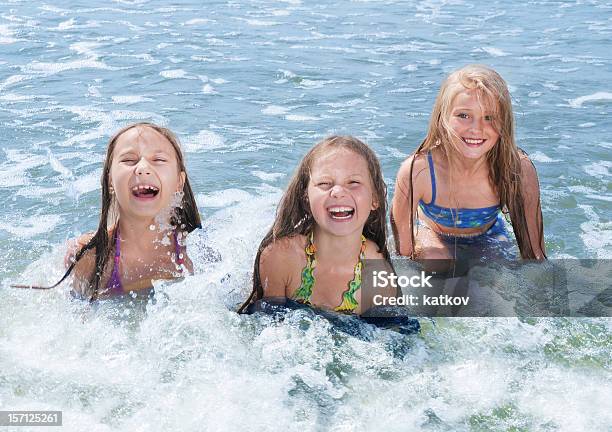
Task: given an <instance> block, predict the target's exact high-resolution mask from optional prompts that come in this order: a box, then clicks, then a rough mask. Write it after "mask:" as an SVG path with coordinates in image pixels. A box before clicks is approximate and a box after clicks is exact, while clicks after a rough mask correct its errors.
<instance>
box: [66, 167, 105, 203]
mask: <svg viewBox="0 0 612 432" xmlns="http://www.w3.org/2000/svg"><path fill="white" fill-rule="evenodd" d="M101 164H102V161H100V165H101ZM100 178H102V168H98V169H95V170H94V171H92V172H90V173H88V174H85V175H83V176H81V177H79V178H76V179H74V180H72V181H71V182H70V183H68V185H67V194H68V195H69V196H72V197H75V198H78V197H79V196H81V195H83V194H86V193H89V192H93V191H95V190H98V189H100Z"/></svg>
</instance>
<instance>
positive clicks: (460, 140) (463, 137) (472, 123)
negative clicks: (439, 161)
mask: <svg viewBox="0 0 612 432" xmlns="http://www.w3.org/2000/svg"><path fill="white" fill-rule="evenodd" d="M479 96H480V95H479V93H478V90H476V89H466V90H463V91H461V92H459V93H458V94H457V96H455V98H454V99H453V102H452V104H451V112H450V119H449V125H450V128H451V131H452V134H453V135H454V136H453V138H454V139H453V144H454V145H455V148H456V149H457V150H458V151H459V152H460V153H461V154H462V155H463V156H464V157H466V158H469V159H478V158H480V157H482V156H484V155H486V154H487V152H488V151H489V150H491V149H492V148H493V147H494V146H495V145H496V144H497V142H498V140H499V133H498V132H497V130H496V129H495V127H494V124H493V121H494V117H493V116H494V115H495V110H494V109H493V107H492V106H491V103H490V102H489V101H487V100H486V98H484V97H483V96H480V97H479Z"/></svg>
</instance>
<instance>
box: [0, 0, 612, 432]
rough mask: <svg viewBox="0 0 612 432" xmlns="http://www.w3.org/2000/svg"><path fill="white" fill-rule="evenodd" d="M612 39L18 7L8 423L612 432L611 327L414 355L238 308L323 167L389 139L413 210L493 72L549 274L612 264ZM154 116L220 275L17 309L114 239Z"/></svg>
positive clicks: (373, 13)
mask: <svg viewBox="0 0 612 432" xmlns="http://www.w3.org/2000/svg"><path fill="white" fill-rule="evenodd" d="M611 38H612V4H610V2H607V1H597V0H593V1H586V0H583V1H580V0H578V1H527V2H512V1H492V2H479V1H473V0H466V1H462V0H449V1H433V0H429V1H408V0H407V1H392V0H388V1H375V0H372V1H368V0H360V1H358V0H354V1H348V0H344V1H343V0H338V1H335V0H334V1H326V2H314V1H306V0H302V1H300V0H285V1H272V0H270V1H266V0H252V1H247V0H234V1H232V0H229V1H214V0H211V1H207V2H197V1H193V0H185V1H182V2H165V1H154V0H150V1H147V0H134V1H128V0H114V1H104V2H103V1H100V0H90V1H87V2H85V1H68V0H66V1H55V2H44V1H43V2H32V1H25V0H23V1H22V0H0V131H1V133H0V154H1V155H2V157H1V159H0V200H1V202H2V203H3V205H2V208H1V209H0V259H1V262H2V265H0V281H1V285H0V410H9V409H49V410H61V411H63V413H64V428H63V430H74V431H82V430H89V431H111V430H120V431H141V430H142V431H157V430H159V431H171V430H176V431H192V430H194V431H195V430H236V429H238V428H240V429H242V428H253V430H300V431H303V430H316V431H318V430H336V431H351V430H357V431H359V430H382V429H383V428H384V429H389V430H427V431H447V430H453V431H454V430H466V431H488V430H503V431H557V430H559V431H579V430H593V431H594V430H597V431H604V430H612V414H611V411H610V409H609V407H610V404H609V401H610V400H611V399H612V382H611V381H612V379H611V374H610V370H611V368H612V362H611V360H610V359H611V357H612V355H611V353H612V336H611V333H610V331H611V323H612V322H611V320H610V319H609V318H593V319H563V318H558V319H533V320H519V319H510V318H505V319H439V320H436V321H433V322H432V321H429V320H422V322H421V325H422V327H423V328H422V331H421V333H420V334H419V335H413V336H404V335H400V334H398V333H396V332H393V331H388V330H381V329H377V328H374V327H369V326H367V325H364V326H363V327H362V328H361V330H360V333H359V334H357V335H353V334H347V333H345V332H342V331H339V330H338V329H336V328H334V327H333V326H332V325H331V324H330V323H329V322H327V321H326V320H324V319H322V318H320V317H317V316H316V315H313V314H310V313H308V312H307V311H294V312H291V313H288V314H287V315H286V316H285V317H284V319H279V318H275V317H271V316H263V317H261V316H247V317H243V316H238V315H237V314H235V313H234V312H233V309H234V308H235V305H236V304H237V303H239V302H240V301H241V300H242V299H243V298H244V297H245V296H246V295H247V294H248V292H249V281H250V276H251V267H252V261H253V258H254V255H255V249H256V247H257V244H258V243H259V241H260V239H261V237H262V236H263V234H264V233H265V231H266V230H267V228H268V227H269V225H270V223H271V222H272V219H273V216H274V211H275V206H276V204H277V202H278V199H279V197H280V195H281V193H282V190H283V188H284V186H285V185H286V184H287V182H288V180H289V178H290V176H291V173H292V170H293V169H294V167H295V166H296V164H297V162H298V161H299V159H300V158H301V156H302V155H303V154H304V153H305V152H306V151H307V150H308V148H309V147H310V146H311V145H313V144H314V143H315V142H317V141H318V140H319V139H321V138H323V137H324V136H326V135H328V134H331V133H339V134H352V135H355V136H357V137H359V138H361V139H363V140H364V141H366V142H367V143H368V144H370V145H371V146H372V147H373V148H374V149H375V151H376V152H377V154H378V155H379V157H380V160H381V162H382V165H383V170H384V175H385V179H386V181H387V184H388V185H389V195H390V196H392V194H393V183H394V178H395V174H396V172H397V170H398V168H399V165H400V163H401V162H402V160H403V159H404V158H405V157H406V155H408V154H409V153H410V152H411V151H413V150H414V149H415V148H416V146H417V145H418V144H419V143H420V141H421V140H422V139H423V137H424V134H425V130H426V127H427V122H428V115H429V112H430V110H431V107H432V105H433V101H434V98H435V96H436V92H437V90H438V88H439V84H440V82H441V81H442V79H443V78H444V77H445V76H446V75H447V74H448V73H449V72H450V71H452V70H454V69H456V68H458V67H460V66H462V65H464V64H467V63H485V64H488V65H490V66H492V67H494V68H495V69H496V70H498V71H499V72H500V73H501V74H502V76H503V77H504V78H505V79H506V80H507V82H508V84H509V86H510V90H511V93H512V97H513V104H514V109H515V116H516V129H517V139H518V144H519V146H521V147H522V148H523V149H525V150H526V151H527V152H528V153H529V154H530V155H531V156H532V159H533V160H534V163H535V165H536V167H537V169H538V173H539V179H540V186H541V193H542V207H543V213H544V224H545V236H546V245H547V250H548V252H549V256H550V257H551V258H601V259H609V258H611V257H612V222H611V221H610V214H612V211H611V210H612V205H611V202H612V193H611V178H612V175H611V169H612V162H611V159H610V153H611V149H612V132H611V130H610V121H609V116H610V106H611V104H612V87H611V86H610V81H611V79H612V67H611V54H610V53H611V51H610V40H611ZM140 120H147V121H154V122H157V123H161V124H163V125H166V126H168V127H170V128H171V129H172V130H173V131H175V132H176V133H177V134H178V135H179V137H180V139H181V141H182V143H183V146H184V149H185V152H186V158H187V166H188V173H189V177H190V181H191V183H192V186H193V188H194V190H195V191H196V195H197V201H198V204H199V206H200V210H201V214H202V216H203V219H204V228H205V229H204V230H202V231H201V232H198V233H194V235H192V236H191V237H190V238H189V250H190V255H191V256H192V257H193V259H194V261H195V266H196V275H195V276H193V277H189V278H187V279H186V280H184V281H182V282H179V283H176V284H167V285H160V286H158V287H157V290H158V295H157V296H156V301H155V302H154V303H153V302H151V303H143V302H141V301H138V300H133V301H131V302H130V301H123V302H113V301H111V302H102V303H101V304H99V305H94V306H89V305H87V304H84V303H81V302H75V301H72V300H71V299H70V297H69V295H68V292H67V288H66V287H63V288H59V289H56V290H54V291H50V292H30V291H21V290H12V289H10V288H9V287H8V284H9V283H15V282H38V283H46V284H48V283H51V282H54V281H55V280H57V279H58V277H59V276H61V268H62V264H61V262H62V257H63V253H64V246H63V244H64V242H65V240H66V239H68V238H70V237H73V236H75V235H77V234H79V233H82V232H85V231H88V230H92V229H94V228H95V227H96V225H97V218H98V214H99V177H100V174H101V165H102V161H103V152H104V149H105V146H106V142H107V140H108V138H109V136H110V135H111V134H112V133H113V132H114V131H115V130H117V129H118V128H120V127H121V126H123V125H125V124H127V123H130V122H134V121H140ZM207 247H212V248H213V249H215V250H216V251H218V253H219V254H220V256H221V261H219V262H215V263H210V262H208V261H207V260H206V256H205V255H206V254H205V252H204V251H206V250H207ZM7 430H8V429H7ZM15 430H25V428H16V429H15ZM37 430H38V429H37Z"/></svg>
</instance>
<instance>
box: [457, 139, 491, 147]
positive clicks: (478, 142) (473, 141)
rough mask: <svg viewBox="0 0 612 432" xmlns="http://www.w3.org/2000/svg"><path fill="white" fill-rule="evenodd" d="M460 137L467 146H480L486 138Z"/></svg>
mask: <svg viewBox="0 0 612 432" xmlns="http://www.w3.org/2000/svg"><path fill="white" fill-rule="evenodd" d="M461 139H462V140H463V142H464V143H466V144H467V145H468V146H469V147H480V146H481V145H483V144H484V142H485V141H486V139H478V138H461Z"/></svg>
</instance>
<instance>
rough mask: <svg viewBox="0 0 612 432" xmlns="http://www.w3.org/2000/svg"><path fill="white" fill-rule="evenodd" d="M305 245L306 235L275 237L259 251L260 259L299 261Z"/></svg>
mask: <svg viewBox="0 0 612 432" xmlns="http://www.w3.org/2000/svg"><path fill="white" fill-rule="evenodd" d="M305 245H306V236H304V235H301V234H296V235H292V236H287V237H282V238H278V239H275V240H273V241H272V242H271V243H270V244H269V245H267V246H266V247H265V248H264V249H263V250H262V251H261V260H262V261H263V260H271V261H278V260H282V261H284V262H285V263H287V262H288V261H293V260H299V261H301V259H302V257H303V256H304V248H305Z"/></svg>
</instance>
